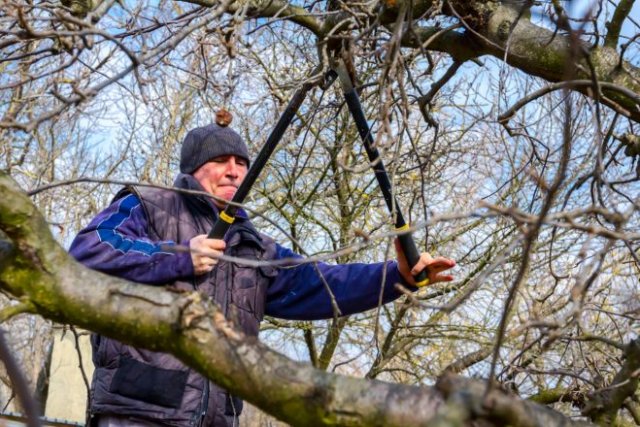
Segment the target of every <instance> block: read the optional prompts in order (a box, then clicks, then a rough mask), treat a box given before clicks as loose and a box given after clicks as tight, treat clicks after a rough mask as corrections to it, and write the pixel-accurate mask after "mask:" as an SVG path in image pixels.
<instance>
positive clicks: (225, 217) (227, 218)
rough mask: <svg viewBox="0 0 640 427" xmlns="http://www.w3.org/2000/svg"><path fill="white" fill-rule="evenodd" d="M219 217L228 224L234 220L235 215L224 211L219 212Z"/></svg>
mask: <svg viewBox="0 0 640 427" xmlns="http://www.w3.org/2000/svg"><path fill="white" fill-rule="evenodd" d="M220 219H221V220H223V221H224V222H226V223H228V224H233V221H235V220H236V217H234V216H230V215H228V214H227V213H226V212H225V211H222V212H220Z"/></svg>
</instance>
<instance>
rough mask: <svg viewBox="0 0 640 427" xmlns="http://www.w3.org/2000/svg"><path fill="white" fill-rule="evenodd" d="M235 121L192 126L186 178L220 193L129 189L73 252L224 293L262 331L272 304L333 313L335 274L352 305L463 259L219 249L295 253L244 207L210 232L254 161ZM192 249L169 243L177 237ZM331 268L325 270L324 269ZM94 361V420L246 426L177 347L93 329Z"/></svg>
mask: <svg viewBox="0 0 640 427" xmlns="http://www.w3.org/2000/svg"><path fill="white" fill-rule="evenodd" d="M226 124H228V123H225V122H222V121H219V124H212V125H209V126H205V127H201V128H196V129H193V130H191V131H190V132H189V133H188V134H187V136H186V138H185V139H184V142H183V145H182V150H181V156H180V172H181V173H180V174H179V175H178V177H177V178H176V181H175V186H176V187H177V188H181V189H187V190H200V191H205V192H207V193H209V194H210V195H211V196H212V197H204V196H193V195H186V194H183V193H179V192H175V191H167V190H162V189H150V188H134V187H131V188H125V189H123V190H122V191H120V193H118V195H116V197H115V198H114V201H113V202H112V204H111V205H110V206H109V207H108V208H107V209H105V210H104V211H103V212H101V213H100V214H99V215H98V216H97V217H96V218H95V219H94V220H93V221H92V222H91V223H90V224H89V226H88V227H87V228H85V229H84V230H82V231H81V232H80V233H79V234H78V236H77V237H76V239H75V240H74V242H73V243H72V245H71V249H70V252H71V254H72V255H73V256H74V257H75V258H76V259H77V260H78V261H80V262H82V263H83V264H85V265H86V266H87V267H90V268H93V269H95V270H99V271H102V272H104V273H108V274H112V275H115V276H119V277H122V278H124V279H129V280H132V281H135V282H139V283H145V284H150V285H166V284H171V285H172V286H173V287H175V288H177V289H181V290H187V291H193V290H198V291H199V292H201V293H205V294H206V295H209V296H210V297H211V298H213V299H214V300H215V301H216V303H217V304H218V305H219V306H220V307H221V309H222V310H223V312H224V313H225V316H226V317H227V318H228V319H230V320H231V321H233V322H234V324H235V325H236V326H237V327H238V328H239V329H241V330H242V331H243V332H244V333H245V334H247V335H250V336H257V334H258V329H259V324H260V321H261V320H262V318H263V316H264V315H265V314H268V315H271V316H276V317H281V318H285V319H299V320H314V319H322V318H331V317H333V315H334V308H333V305H332V302H331V297H330V295H329V293H328V291H327V289H326V285H325V282H324V281H326V283H327V284H328V285H329V287H330V288H331V292H332V294H333V296H334V298H335V301H336V303H337V305H338V307H339V308H340V310H341V313H342V314H343V315H347V314H351V313H356V312H360V311H364V310H367V309H370V308H373V307H375V306H377V304H378V299H379V296H380V292H381V286H383V287H384V289H383V293H382V294H383V302H384V303H386V302H389V301H391V300H394V299H396V298H397V297H398V296H399V295H400V293H399V292H398V291H396V290H395V286H394V285H395V284H396V283H403V284H404V285H405V286H409V287H411V286H412V285H413V284H414V283H415V282H414V281H413V278H412V277H411V273H417V272H419V271H422V270H423V269H424V268H428V272H429V279H430V283H435V282H440V281H450V280H453V277H452V276H450V275H446V274H442V272H444V271H445V270H448V269H450V268H451V267H453V266H454V265H455V262H454V261H452V260H449V259H445V258H436V259H433V258H431V256H429V254H426V253H425V254H422V255H421V257H420V260H419V262H418V263H417V264H416V265H415V266H414V268H413V269H412V270H411V269H410V268H409V266H408V265H407V262H406V260H405V258H404V256H403V255H402V253H401V252H400V253H399V262H398V263H394V262H388V263H378V264H346V265H328V264H322V263H321V264H318V265H313V264H309V263H305V264H300V265H297V266H295V267H288V268H282V269H277V268H274V267H269V266H267V267H259V268H251V267H246V266H243V265H241V264H235V263H230V262H226V261H223V260H219V259H218V255H220V254H222V253H224V254H226V255H230V256H234V257H240V258H245V259H253V260H256V259H258V260H277V259H285V258H296V257H299V255H296V254H295V253H293V252H292V251H291V250H289V249H287V248H284V247H282V246H280V245H278V244H277V243H275V242H274V241H273V240H272V239H271V238H269V237H268V236H265V235H263V234H260V233H258V232H257V231H256V230H255V228H254V227H253V225H252V224H251V222H250V221H249V219H248V218H247V216H246V214H245V213H244V212H243V211H240V213H239V214H238V218H237V219H236V221H235V222H234V224H233V225H232V227H231V228H230V230H229V232H228V233H227V235H226V236H225V239H224V240H216V239H208V238H207V235H206V233H207V232H208V231H209V230H210V229H211V227H212V225H213V222H214V219H215V218H216V217H217V215H218V212H219V211H220V209H223V208H224V206H225V201H229V200H230V199H231V198H232V197H233V195H234V193H235V191H236V189H237V188H238V186H239V185H240V183H241V182H242V180H243V179H244V177H245V175H246V173H247V168H248V166H249V153H248V150H247V147H246V145H245V143H244V141H243V140H242V138H241V137H240V136H239V135H238V134H237V133H236V132H234V131H233V130H232V129H230V128H229V127H227V126H226ZM177 244H181V245H184V246H188V247H189V248H190V249H191V251H190V252H184V251H171V250H167V248H170V247H171V246H172V245H177ZM320 274H321V275H322V276H323V277H322V278H321V277H320ZM92 347H93V362H94V365H95V367H96V370H95V372H94V376H93V381H92V387H91V395H90V402H89V414H90V423H91V425H97V426H99V427H119V426H151V425H164V426H215V427H218V426H220V427H223V426H225V427H226V426H237V425H238V416H239V415H240V412H241V410H242V401H241V400H240V399H237V398H235V397H234V396H230V395H229V394H228V393H227V392H225V391H224V390H222V389H221V388H219V387H217V386H216V385H215V384H213V383H210V382H209V381H208V380H206V379H205V378H203V377H202V376H201V375H199V374H198V373H196V372H195V371H193V370H192V369H189V368H187V367H186V366H184V365H183V364H182V363H181V362H180V361H178V360H177V359H176V358H174V357H173V356H171V355H169V354H164V353H158V352H152V351H148V350H144V349H140V348H134V347H131V346H128V345H125V344H122V343H120V342H118V341H115V340H112V339H110V338H106V337H103V336H98V335H94V336H93V337H92Z"/></svg>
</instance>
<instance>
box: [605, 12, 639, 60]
mask: <svg viewBox="0 0 640 427" xmlns="http://www.w3.org/2000/svg"><path fill="white" fill-rule="evenodd" d="M634 3H635V0H621V1H620V3H618V7H616V11H615V12H614V13H613V17H612V18H611V21H609V22H607V24H606V26H607V30H608V32H607V36H606V37H605V39H604V45H605V46H606V47H610V48H613V49H615V48H616V47H617V46H618V40H619V39H620V30H621V29H622V24H623V23H624V21H625V19H627V16H629V13H630V12H631V8H632V7H633V4H634Z"/></svg>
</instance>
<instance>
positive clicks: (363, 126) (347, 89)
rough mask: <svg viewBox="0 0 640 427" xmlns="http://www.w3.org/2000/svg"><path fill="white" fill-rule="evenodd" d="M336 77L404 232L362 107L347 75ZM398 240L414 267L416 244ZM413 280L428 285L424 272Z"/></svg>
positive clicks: (407, 238)
mask: <svg viewBox="0 0 640 427" xmlns="http://www.w3.org/2000/svg"><path fill="white" fill-rule="evenodd" d="M338 75H339V76H340V81H341V82H342V87H343V90H344V97H345V100H346V101H347V105H348V106H349V111H350V112H351V116H353V120H354V121H355V122H356V126H357V128H358V133H359V134H360V138H362V142H363V143H364V148H365V150H366V151H367V156H368V157H369V162H370V163H371V164H372V167H373V171H374V173H375V175H376V179H377V180H378V185H379V186H380V189H381V190H382V194H383V196H384V200H385V202H386V203H387V207H388V208H389V212H392V213H395V227H396V230H397V231H400V232H402V231H405V230H407V229H408V228H409V225H408V224H407V223H406V222H405V220H404V217H403V216H402V212H400V205H399V204H398V201H397V200H396V199H395V198H394V197H393V191H392V187H391V181H390V180H389V175H388V174H387V171H386V170H385V168H384V163H383V162H382V158H381V157H380V153H379V152H378V149H377V148H376V147H375V146H374V145H373V142H374V141H373V136H372V134H371V129H370V128H369V124H368V123H367V119H366V117H365V116H364V112H363V111H362V105H361V104H360V98H359V97H358V93H357V92H356V91H355V89H354V88H353V86H352V84H351V79H350V78H349V77H348V75H346V74H343V73H342V72H338ZM345 79H348V81H345ZM398 240H399V241H400V246H401V247H402V251H403V252H404V255H405V257H406V258H407V262H408V263H409V267H413V266H414V265H416V263H417V262H418V259H419V258H420V254H419V252H418V248H417V247H416V243H415V242H414V240H413V237H412V236H411V234H410V233H408V232H404V233H402V234H400V235H398ZM413 278H414V279H415V281H416V286H418V287H420V286H426V285H428V284H429V277H428V275H427V271H426V270H423V271H421V272H420V273H419V274H418V275H416V276H414V277H413Z"/></svg>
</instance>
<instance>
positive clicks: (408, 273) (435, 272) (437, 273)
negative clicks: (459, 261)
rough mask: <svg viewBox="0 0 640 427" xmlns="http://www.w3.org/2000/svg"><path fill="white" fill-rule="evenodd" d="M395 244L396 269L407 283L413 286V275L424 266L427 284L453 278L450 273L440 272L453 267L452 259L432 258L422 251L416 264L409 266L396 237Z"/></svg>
mask: <svg viewBox="0 0 640 427" xmlns="http://www.w3.org/2000/svg"><path fill="white" fill-rule="evenodd" d="M395 245H396V253H397V254H398V270H399V271H400V274H402V277H403V278H404V280H406V281H407V282H408V283H409V284H411V285H414V286H415V284H416V281H415V280H414V279H413V275H417V274H418V273H420V272H421V271H422V270H424V269H425V268H426V269H427V276H428V277H429V283H428V284H429V285H430V284H433V283H438V282H451V281H452V280H453V276H452V275H450V274H441V273H442V272H443V271H446V270H449V269H450V268H453V267H455V265H456V262H455V261H454V260H452V259H449V258H444V257H441V256H439V257H436V258H433V257H432V256H431V255H430V254H429V253H427V252H423V253H422V254H420V258H419V259H418V262H417V263H416V265H414V266H413V268H410V267H409V264H408V263H407V258H406V257H405V256H404V252H402V247H401V246H400V242H399V241H398V239H396V240H395Z"/></svg>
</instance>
